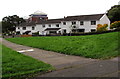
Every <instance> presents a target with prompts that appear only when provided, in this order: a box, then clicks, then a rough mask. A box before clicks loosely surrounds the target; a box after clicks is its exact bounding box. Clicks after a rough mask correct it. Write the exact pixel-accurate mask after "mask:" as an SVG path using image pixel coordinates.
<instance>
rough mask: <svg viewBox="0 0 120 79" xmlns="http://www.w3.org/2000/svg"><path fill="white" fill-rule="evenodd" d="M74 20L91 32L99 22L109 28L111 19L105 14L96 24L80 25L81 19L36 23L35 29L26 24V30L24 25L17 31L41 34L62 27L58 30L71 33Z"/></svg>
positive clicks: (81, 27) (79, 26)
mask: <svg viewBox="0 0 120 79" xmlns="http://www.w3.org/2000/svg"><path fill="white" fill-rule="evenodd" d="M63 22H66V25H63ZM72 22H76V24H75V26H76V27H77V28H78V29H85V32H91V29H96V28H97V25H98V24H108V25H109V27H108V29H109V28H110V20H109V19H108V17H107V15H106V14H104V15H103V16H102V17H101V19H100V20H97V21H96V25H91V21H83V22H84V25H80V21H61V23H53V24H36V26H34V27H35V30H32V27H33V26H26V30H22V27H20V29H18V28H16V31H20V33H21V34H23V33H24V32H25V31H31V34H32V33H34V32H38V31H39V34H40V35H46V34H49V32H48V31H44V30H45V29H46V28H61V29H60V30H58V31H61V33H63V30H64V29H66V33H70V32H71V29H72V28H71V25H72ZM56 24H59V27H57V26H56ZM43 25H45V27H43ZM49 25H51V27H49ZM58 31H57V33H58Z"/></svg>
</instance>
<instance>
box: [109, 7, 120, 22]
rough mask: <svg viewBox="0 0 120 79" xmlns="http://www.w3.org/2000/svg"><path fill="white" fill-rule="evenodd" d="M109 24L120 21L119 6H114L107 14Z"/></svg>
mask: <svg viewBox="0 0 120 79" xmlns="http://www.w3.org/2000/svg"><path fill="white" fill-rule="evenodd" d="M107 15H108V17H109V19H110V21H111V22H114V21H120V5H114V6H113V7H111V9H109V10H108V13H107Z"/></svg>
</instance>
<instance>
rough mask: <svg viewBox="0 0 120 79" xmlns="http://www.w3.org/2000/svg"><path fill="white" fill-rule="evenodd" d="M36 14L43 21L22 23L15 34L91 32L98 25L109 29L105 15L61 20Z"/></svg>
mask: <svg viewBox="0 0 120 79" xmlns="http://www.w3.org/2000/svg"><path fill="white" fill-rule="evenodd" d="M38 14H39V15H40V16H41V15H42V17H43V20H41V18H40V20H36V21H30V22H26V23H23V24H21V25H20V26H17V27H16V32H19V33H20V34H24V33H25V32H28V34H32V33H35V32H39V34H40V35H47V34H63V33H73V32H93V31H96V29H97V25H98V24H108V29H110V20H109V19H108V17H107V15H106V14H93V15H79V16H67V17H64V18H61V19H44V18H46V17H47V16H46V15H44V14H40V13H38ZM33 15H34V14H33ZM35 15H36V14H35ZM37 16H38V15H37ZM37 18H38V17H37ZM34 20H35V19H34Z"/></svg>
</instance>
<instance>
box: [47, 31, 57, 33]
mask: <svg viewBox="0 0 120 79" xmlns="http://www.w3.org/2000/svg"><path fill="white" fill-rule="evenodd" d="M49 33H50V34H56V33H57V31H49Z"/></svg>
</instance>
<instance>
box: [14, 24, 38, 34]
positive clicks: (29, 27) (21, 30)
mask: <svg viewBox="0 0 120 79" xmlns="http://www.w3.org/2000/svg"><path fill="white" fill-rule="evenodd" d="M18 27H19V28H20V29H18ZM18 27H16V32H17V31H20V34H23V33H24V32H26V31H31V32H30V33H29V34H32V33H34V32H37V28H36V26H24V27H26V30H23V26H22V27H20V26H18ZM32 27H35V29H34V30H32Z"/></svg>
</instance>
